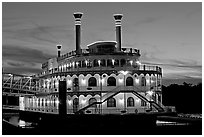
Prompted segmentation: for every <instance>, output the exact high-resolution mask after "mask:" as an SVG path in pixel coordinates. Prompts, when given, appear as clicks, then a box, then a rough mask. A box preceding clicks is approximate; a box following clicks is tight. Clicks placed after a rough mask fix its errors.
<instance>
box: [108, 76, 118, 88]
mask: <svg viewBox="0 0 204 137" xmlns="http://www.w3.org/2000/svg"><path fill="white" fill-rule="evenodd" d="M107 85H108V86H116V79H115V78H114V77H109V78H108V80H107Z"/></svg>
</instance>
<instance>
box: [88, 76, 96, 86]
mask: <svg viewBox="0 0 204 137" xmlns="http://www.w3.org/2000/svg"><path fill="white" fill-rule="evenodd" d="M88 86H89V87H96V86H97V83H96V78H95V77H90V78H89V80H88Z"/></svg>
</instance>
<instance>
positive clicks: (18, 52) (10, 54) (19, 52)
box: [2, 45, 54, 66]
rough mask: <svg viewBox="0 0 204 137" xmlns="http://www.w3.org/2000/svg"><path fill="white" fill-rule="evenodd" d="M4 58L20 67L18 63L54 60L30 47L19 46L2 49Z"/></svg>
mask: <svg viewBox="0 0 204 137" xmlns="http://www.w3.org/2000/svg"><path fill="white" fill-rule="evenodd" d="M2 57H3V60H8V59H9V60H13V61H16V64H14V63H13V64H12V63H10V64H12V65H14V66H15V65H17V66H18V65H20V64H19V63H18V62H26V63H30V64H31V65H32V63H43V62H44V61H46V60H48V59H49V58H53V57H54V56H53V55H50V54H46V53H44V52H43V51H41V50H37V49H31V48H28V47H22V46H19V45H3V47H2Z"/></svg>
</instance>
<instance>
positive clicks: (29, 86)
mask: <svg viewBox="0 0 204 137" xmlns="http://www.w3.org/2000/svg"><path fill="white" fill-rule="evenodd" d="M42 80H43V79H42V78H38V77H34V76H25V75H19V74H12V73H3V74H2V95H6V96H32V95H36V94H38V93H42V92H43V91H45V90H46V89H45V88H43V86H42V84H41V83H42Z"/></svg>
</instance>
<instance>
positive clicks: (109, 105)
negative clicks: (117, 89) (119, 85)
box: [107, 98, 116, 107]
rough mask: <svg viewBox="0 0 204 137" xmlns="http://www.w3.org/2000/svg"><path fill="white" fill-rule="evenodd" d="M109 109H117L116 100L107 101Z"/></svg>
mask: <svg viewBox="0 0 204 137" xmlns="http://www.w3.org/2000/svg"><path fill="white" fill-rule="evenodd" d="M107 107H116V100H115V99H114V98H109V99H108V100H107Z"/></svg>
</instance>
